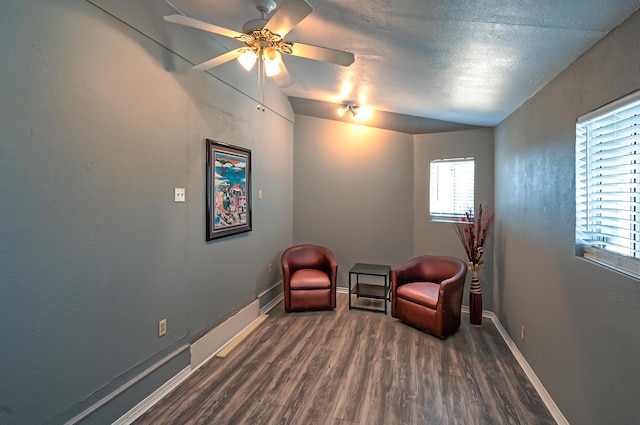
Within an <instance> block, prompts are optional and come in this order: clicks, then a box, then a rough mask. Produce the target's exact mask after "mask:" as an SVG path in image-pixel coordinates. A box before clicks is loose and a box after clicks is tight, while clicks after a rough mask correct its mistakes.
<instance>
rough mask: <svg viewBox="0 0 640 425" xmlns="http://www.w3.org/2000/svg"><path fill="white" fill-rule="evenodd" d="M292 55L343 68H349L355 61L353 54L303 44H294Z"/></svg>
mask: <svg viewBox="0 0 640 425" xmlns="http://www.w3.org/2000/svg"><path fill="white" fill-rule="evenodd" d="M291 54H292V55H293V56H299V57H301V58H307V59H314V60H317V61H323V62H330V63H335V64H336V65H342V66H349V65H351V64H352V63H353V62H354V60H355V57H354V56H353V53H349V52H343V51H342V50H334V49H329V48H327V47H319V46H314V45H312V44H303V43H293V52H292V53H291Z"/></svg>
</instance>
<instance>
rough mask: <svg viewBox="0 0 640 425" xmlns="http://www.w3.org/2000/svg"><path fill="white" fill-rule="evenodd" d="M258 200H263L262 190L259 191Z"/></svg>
mask: <svg viewBox="0 0 640 425" xmlns="http://www.w3.org/2000/svg"><path fill="white" fill-rule="evenodd" d="M258 199H262V189H260V190H259V191H258Z"/></svg>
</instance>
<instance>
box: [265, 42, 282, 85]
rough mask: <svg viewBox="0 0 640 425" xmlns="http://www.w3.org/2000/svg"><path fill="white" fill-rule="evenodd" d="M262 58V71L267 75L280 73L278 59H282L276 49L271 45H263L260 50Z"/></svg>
mask: <svg viewBox="0 0 640 425" xmlns="http://www.w3.org/2000/svg"><path fill="white" fill-rule="evenodd" d="M262 59H263V60H264V71H265V73H266V74H267V77H273V76H275V75H278V74H280V61H281V60H282V59H281V56H280V52H279V51H278V49H276V48H275V47H273V46H269V47H265V48H264V49H263V51H262Z"/></svg>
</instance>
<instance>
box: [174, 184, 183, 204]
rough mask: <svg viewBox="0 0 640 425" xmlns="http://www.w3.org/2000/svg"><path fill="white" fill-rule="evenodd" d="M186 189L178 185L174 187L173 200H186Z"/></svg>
mask: <svg viewBox="0 0 640 425" xmlns="http://www.w3.org/2000/svg"><path fill="white" fill-rule="evenodd" d="M184 199H185V189H184V187H176V188H175V189H173V202H184Z"/></svg>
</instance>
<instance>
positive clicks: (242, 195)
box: [207, 139, 251, 240]
mask: <svg viewBox="0 0 640 425" xmlns="http://www.w3.org/2000/svg"><path fill="white" fill-rule="evenodd" d="M250 189H251V151H250V150H249V149H244V148H240V147H238V146H231V145H227V144H225V143H221V142H216V141H215V140H210V139H207V240H212V239H217V238H221V237H225V236H230V235H235V234H237V233H243V232H248V231H250V230H251V190H250Z"/></svg>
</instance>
